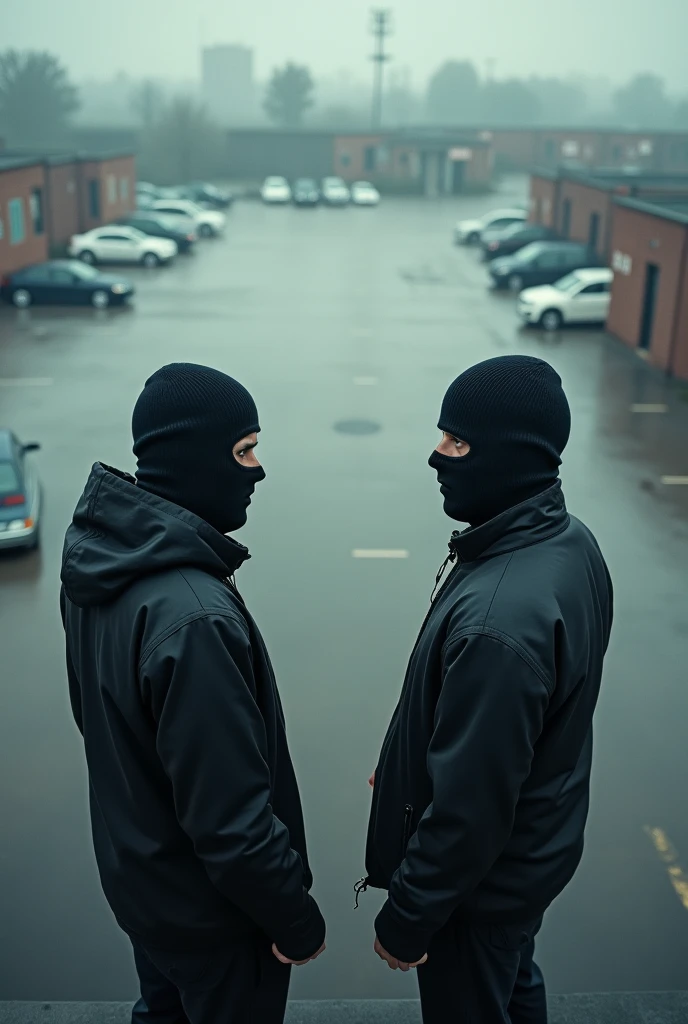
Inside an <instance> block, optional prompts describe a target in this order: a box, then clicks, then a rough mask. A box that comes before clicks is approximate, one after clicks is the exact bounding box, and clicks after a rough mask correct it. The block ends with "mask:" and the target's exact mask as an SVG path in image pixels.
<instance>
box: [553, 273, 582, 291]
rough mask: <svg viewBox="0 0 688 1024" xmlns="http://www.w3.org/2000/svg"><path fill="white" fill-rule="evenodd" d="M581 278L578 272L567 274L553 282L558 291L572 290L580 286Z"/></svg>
mask: <svg viewBox="0 0 688 1024" xmlns="http://www.w3.org/2000/svg"><path fill="white" fill-rule="evenodd" d="M581 283H582V282H581V279H580V277H579V276H578V274H567V275H566V277H562V278H560V279H559V280H558V281H556V282H555V284H554V287H555V288H556V289H557V291H560V292H572V291H574V290H575V289H576V288H578V287H580V285H581Z"/></svg>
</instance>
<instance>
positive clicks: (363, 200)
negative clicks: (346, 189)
mask: <svg viewBox="0 0 688 1024" xmlns="http://www.w3.org/2000/svg"><path fill="white" fill-rule="evenodd" d="M351 202H352V203H354V205H355V206H377V204H378V203H379V202H380V193H379V192H378V190H377V189H376V188H375V186H374V185H371V183H370V182H369V181H355V182H354V183H353V185H352V186H351Z"/></svg>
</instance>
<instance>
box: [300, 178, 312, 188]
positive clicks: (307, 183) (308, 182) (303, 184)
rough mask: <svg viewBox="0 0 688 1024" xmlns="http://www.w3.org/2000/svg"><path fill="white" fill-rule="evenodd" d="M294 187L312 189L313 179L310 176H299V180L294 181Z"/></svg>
mask: <svg viewBox="0 0 688 1024" xmlns="http://www.w3.org/2000/svg"><path fill="white" fill-rule="evenodd" d="M296 188H308V189H313V188H315V182H314V181H313V179H312V178H299V180H298V181H297V182H296Z"/></svg>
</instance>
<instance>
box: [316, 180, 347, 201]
mask: <svg viewBox="0 0 688 1024" xmlns="http://www.w3.org/2000/svg"><path fill="white" fill-rule="evenodd" d="M320 194H321V195H322V197H323V202H325V203H327V205H328V206H347V205H348V203H349V200H350V199H351V193H350V192H349V188H348V186H347V184H346V182H345V181H344V180H343V179H342V178H334V177H330V178H323V181H322V188H321V189H320Z"/></svg>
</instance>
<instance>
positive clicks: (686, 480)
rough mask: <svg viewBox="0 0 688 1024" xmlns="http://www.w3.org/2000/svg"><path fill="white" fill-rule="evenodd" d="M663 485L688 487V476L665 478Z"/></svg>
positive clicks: (663, 478)
mask: <svg viewBox="0 0 688 1024" xmlns="http://www.w3.org/2000/svg"><path fill="white" fill-rule="evenodd" d="M662 483H663V484H667V486H672V485H674V484H676V485H678V486H681V485H682V484H683V485H685V486H686V487H688V476H663V477H662Z"/></svg>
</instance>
